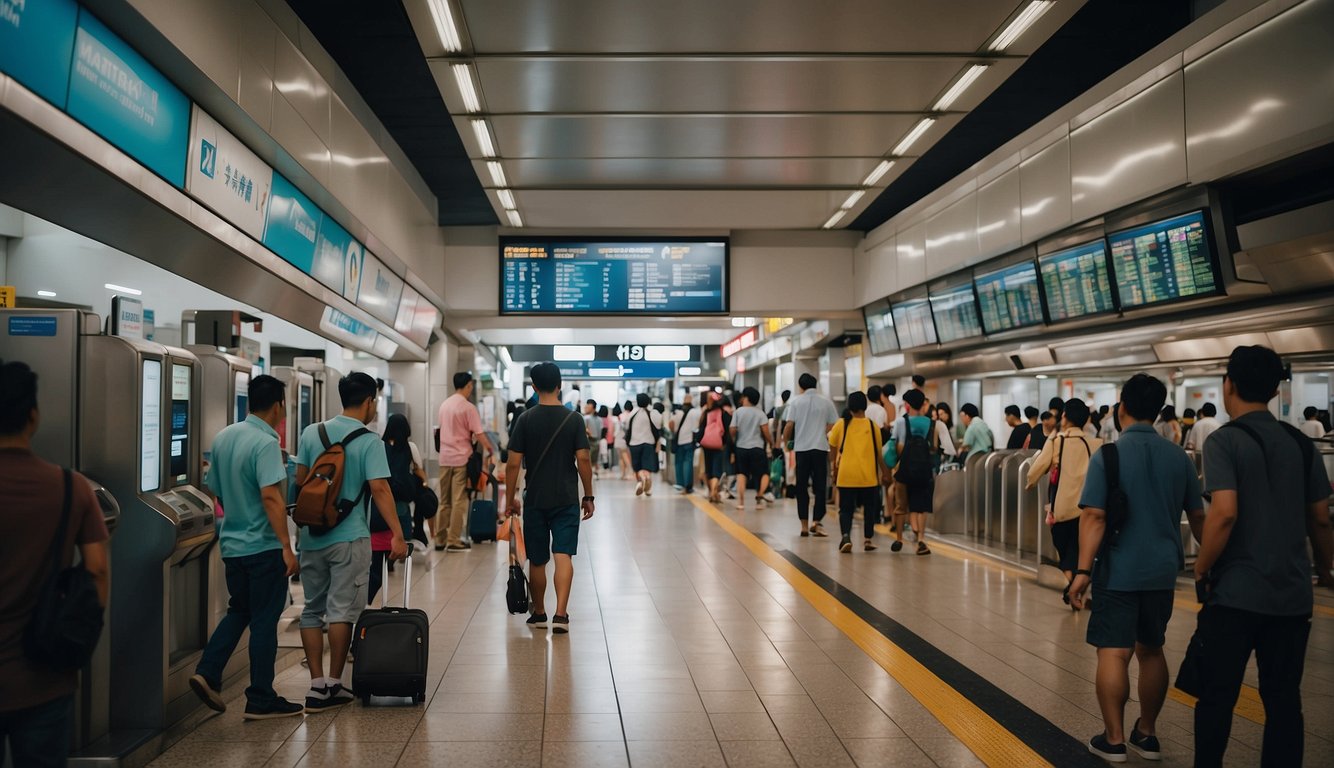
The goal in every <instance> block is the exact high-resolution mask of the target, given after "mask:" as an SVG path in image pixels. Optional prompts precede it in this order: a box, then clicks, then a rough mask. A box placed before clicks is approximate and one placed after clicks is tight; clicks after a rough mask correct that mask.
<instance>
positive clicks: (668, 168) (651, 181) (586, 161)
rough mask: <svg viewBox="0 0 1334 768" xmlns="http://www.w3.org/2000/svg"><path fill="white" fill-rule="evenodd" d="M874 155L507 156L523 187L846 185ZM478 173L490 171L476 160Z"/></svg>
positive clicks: (513, 177)
mask: <svg viewBox="0 0 1334 768" xmlns="http://www.w3.org/2000/svg"><path fill="white" fill-rule="evenodd" d="M878 162H880V158H878V157H814V158H803V157H778V158H775V157H764V158H689V159H664V158H583V157H570V158H559V159H537V160H507V161H505V173H506V174H507V176H508V177H509V181H510V184H511V185H513V186H514V187H516V188H519V189H522V188H525V187H580V186H584V187H612V186H614V187H618V188H625V189H631V188H643V187H728V188H737V187H756V186H770V187H796V186H816V187H849V186H852V185H854V184H856V182H857V180H860V179H864V178H866V175H867V174H868V173H870V172H871V170H872V169H873V168H875V166H876V164H877V163H878ZM473 165H474V166H475V168H476V170H477V175H478V178H482V179H487V180H488V181H489V176H488V174H487V171H486V167H485V165H484V164H483V163H482V162H480V161H474V163H473Z"/></svg>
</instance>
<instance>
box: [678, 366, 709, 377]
mask: <svg viewBox="0 0 1334 768" xmlns="http://www.w3.org/2000/svg"><path fill="white" fill-rule="evenodd" d="M676 372H677V373H678V374H680V375H682V376H698V375H700V374H701V373H703V371H702V370H700V367H699V366H698V365H686V366H683V367H681V368H679V369H677V371H676Z"/></svg>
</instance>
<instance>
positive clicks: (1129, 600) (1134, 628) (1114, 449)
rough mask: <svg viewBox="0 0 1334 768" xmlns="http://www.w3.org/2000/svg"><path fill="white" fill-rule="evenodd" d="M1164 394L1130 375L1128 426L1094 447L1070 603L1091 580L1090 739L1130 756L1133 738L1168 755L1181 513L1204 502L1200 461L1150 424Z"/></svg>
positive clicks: (1095, 746)
mask: <svg viewBox="0 0 1334 768" xmlns="http://www.w3.org/2000/svg"><path fill="white" fill-rule="evenodd" d="M1166 400H1167V387H1166V386H1165V385H1164V384H1163V382H1161V381H1159V380H1158V379H1156V378H1154V377H1152V376H1149V375H1147V374H1143V373H1139V374H1135V375H1134V376H1132V377H1131V378H1130V380H1129V381H1127V382H1126V383H1125V385H1124V386H1123V387H1122V389H1121V405H1120V420H1121V424H1122V426H1123V427H1124V431H1123V432H1122V433H1121V438H1120V439H1119V440H1118V441H1117V442H1116V444H1115V445H1114V446H1103V447H1102V448H1101V449H1099V450H1098V452H1097V453H1095V454H1093V459H1092V461H1090V462H1089V467H1088V474H1087V475H1086V476H1085V478H1084V490H1083V493H1082V494H1081V495H1080V498H1079V505H1080V507H1082V508H1083V512H1082V513H1081V514H1080V521H1079V567H1078V568H1077V569H1076V570H1075V578H1074V581H1073V582H1072V583H1071V584H1070V603H1071V605H1073V606H1074V607H1075V608H1083V607H1084V606H1085V602H1084V598H1085V593H1086V592H1087V591H1088V589H1089V586H1090V584H1091V585H1092V587H1093V615H1092V616H1091V617H1089V623H1088V632H1087V642H1088V644H1089V645H1091V646H1093V647H1094V648H1096V649H1097V653H1098V672H1097V680H1096V685H1095V687H1096V691H1097V696H1098V707H1099V709H1101V710H1102V719H1103V731H1102V733H1099V734H1098V735H1096V736H1094V737H1093V738H1092V739H1090V740H1089V744H1088V746H1089V751H1090V752H1092V753H1093V754H1095V755H1097V756H1099V757H1102V758H1103V759H1105V760H1108V761H1110V762H1118V763H1120V762H1125V760H1126V745H1127V744H1129V745H1130V747H1131V748H1132V749H1134V750H1135V751H1136V752H1138V753H1139V754H1140V755H1142V756H1144V757H1148V758H1149V759H1157V757H1158V756H1159V755H1160V754H1161V748H1160V747H1159V743H1158V738H1157V735H1156V734H1157V724H1158V714H1159V713H1160V712H1161V711H1162V708H1163V701H1164V700H1165V699H1166V698H1167V660H1166V659H1165V658H1164V657H1163V642H1164V639H1165V636H1166V632H1167V622H1168V620H1169V619H1171V617H1172V602H1173V599H1174V595H1175V592H1174V590H1175V589H1176V580H1177V574H1178V573H1180V572H1181V569H1182V568H1183V567H1184V559H1183V556H1182V549H1181V513H1182V512H1183V511H1185V512H1186V513H1187V514H1189V515H1197V514H1199V513H1200V510H1201V509H1202V508H1203V502H1202V501H1201V499H1200V479H1199V475H1198V474H1197V473H1196V472H1195V466H1194V464H1192V463H1191V461H1190V459H1189V458H1187V456H1186V452H1185V451H1183V450H1182V449H1181V447H1180V446H1178V445H1175V444H1173V443H1170V442H1168V441H1166V440H1163V439H1161V438H1160V437H1159V436H1158V434H1157V433H1156V432H1155V430H1154V428H1153V426H1152V424H1153V420H1154V417H1155V416H1156V415H1157V414H1158V412H1159V411H1160V410H1162V407H1163V403H1164V402H1165V401H1166ZM1109 454H1111V455H1113V456H1115V459H1114V460H1111V459H1109V458H1108V455H1109ZM1109 461H1112V462H1113V463H1114V464H1115V465H1116V467H1117V470H1118V471H1117V472H1116V473H1115V474H1114V476H1113V478H1112V479H1113V480H1114V482H1115V484H1116V485H1115V491H1113V489H1112V488H1111V487H1109V485H1110V484H1109V480H1108V477H1107V474H1108V472H1107V467H1108V462H1109ZM1122 501H1124V510H1125V515H1124V521H1123V522H1122V521H1117V520H1116V519H1115V516H1114V519H1113V522H1120V527H1119V530H1118V529H1116V528H1110V529H1109V527H1108V525H1107V522H1108V516H1107V513H1108V505H1109V503H1114V504H1115V505H1116V507H1121V506H1122ZM1112 511H1113V512H1116V509H1113V510H1112ZM1117 516H1119V515H1117ZM1095 561H1096V566H1095ZM1132 656H1133V657H1135V658H1136V659H1138V660H1139V700H1140V716H1139V719H1138V720H1136V721H1135V724H1134V726H1133V727H1131V728H1130V729H1129V731H1128V732H1127V729H1126V728H1125V705H1126V700H1127V699H1128V698H1129V695H1130V669H1129V667H1130V659H1131V657H1132Z"/></svg>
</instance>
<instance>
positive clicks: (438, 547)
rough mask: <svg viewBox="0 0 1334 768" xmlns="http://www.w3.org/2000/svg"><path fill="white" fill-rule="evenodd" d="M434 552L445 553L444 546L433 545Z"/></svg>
mask: <svg viewBox="0 0 1334 768" xmlns="http://www.w3.org/2000/svg"><path fill="white" fill-rule="evenodd" d="M435 551H436V552H444V551H445V545H444V544H436V545H435Z"/></svg>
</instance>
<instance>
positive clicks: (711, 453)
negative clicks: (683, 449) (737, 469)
mask: <svg viewBox="0 0 1334 768" xmlns="http://www.w3.org/2000/svg"><path fill="white" fill-rule="evenodd" d="M700 423H701V426H700V429H699V446H700V448H703V449H704V473H705V477H706V478H707V480H708V484H709V501H711V502H713V503H714V504H718V503H721V502H722V497H721V496H720V495H719V490H720V489H719V487H718V486H719V484H720V483H721V482H722V477H723V475H724V474H726V473H727V440H728V435H729V428H730V427H731V425H732V414H730V413H728V412H727V409H725V408H723V399H722V396H721V395H719V394H718V393H717V392H710V393H709V405H708V407H707V408H706V409H705V411H704V414H703V415H702V416H700Z"/></svg>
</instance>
